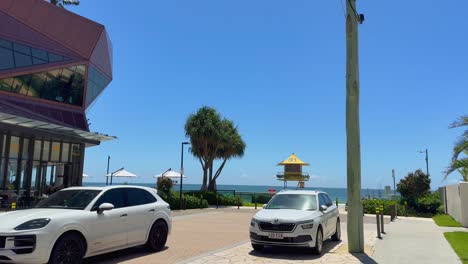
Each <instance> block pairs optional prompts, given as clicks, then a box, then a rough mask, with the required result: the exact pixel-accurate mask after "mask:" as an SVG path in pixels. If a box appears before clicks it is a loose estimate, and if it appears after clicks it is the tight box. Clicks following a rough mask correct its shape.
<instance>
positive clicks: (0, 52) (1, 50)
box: [0, 38, 70, 70]
mask: <svg viewBox="0 0 468 264" xmlns="http://www.w3.org/2000/svg"><path fill="white" fill-rule="evenodd" d="M66 60H70V58H68V57H66V56H62V55H58V54H55V53H53V52H49V51H45V50H43V49H37V48H33V47H29V46H26V45H22V44H19V43H16V42H13V41H9V40H6V39H1V38H0V70H7V69H13V68H20V67H27V66H32V65H38V64H47V63H53V62H60V61H66Z"/></svg>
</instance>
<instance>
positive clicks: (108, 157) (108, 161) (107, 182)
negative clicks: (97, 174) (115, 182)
mask: <svg viewBox="0 0 468 264" xmlns="http://www.w3.org/2000/svg"><path fill="white" fill-rule="evenodd" d="M109 164H110V156H107V173H106V175H109ZM106 185H109V177H106Z"/></svg>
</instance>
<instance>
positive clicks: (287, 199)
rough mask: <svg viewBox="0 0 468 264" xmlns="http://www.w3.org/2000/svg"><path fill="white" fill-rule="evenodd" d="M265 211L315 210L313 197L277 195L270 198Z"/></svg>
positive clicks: (315, 205) (315, 204)
mask: <svg viewBox="0 0 468 264" xmlns="http://www.w3.org/2000/svg"><path fill="white" fill-rule="evenodd" d="M266 209H295V210H310V211H314V210H317V200H316V199H315V195H307V194H277V195H275V196H273V198H271V200H270V202H269V203H268V205H267V206H266Z"/></svg>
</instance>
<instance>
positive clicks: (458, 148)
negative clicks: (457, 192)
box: [445, 115, 468, 180]
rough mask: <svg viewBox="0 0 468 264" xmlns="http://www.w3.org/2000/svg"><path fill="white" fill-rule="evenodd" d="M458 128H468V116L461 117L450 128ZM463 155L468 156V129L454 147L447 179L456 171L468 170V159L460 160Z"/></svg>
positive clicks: (446, 173)
mask: <svg viewBox="0 0 468 264" xmlns="http://www.w3.org/2000/svg"><path fill="white" fill-rule="evenodd" d="M457 127H468V115H465V116H462V117H460V118H459V119H458V120H456V121H455V122H453V123H452V124H451V125H450V128H457ZM462 153H465V154H466V155H468V129H466V130H465V131H464V132H463V134H462V135H461V137H460V138H459V139H458V140H457V142H456V143H455V146H454V147H453V155H452V162H451V163H450V165H449V167H448V168H447V170H446V171H445V178H447V177H448V175H449V174H450V173H452V172H454V171H455V170H458V169H461V170H462V171H465V170H467V169H468V157H462V158H460V154H462ZM465 180H466V178H465Z"/></svg>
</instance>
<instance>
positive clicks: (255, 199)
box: [253, 193, 257, 210]
mask: <svg viewBox="0 0 468 264" xmlns="http://www.w3.org/2000/svg"><path fill="white" fill-rule="evenodd" d="M253 199H254V202H255V210H257V197H255V193H254V195H253Z"/></svg>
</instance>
